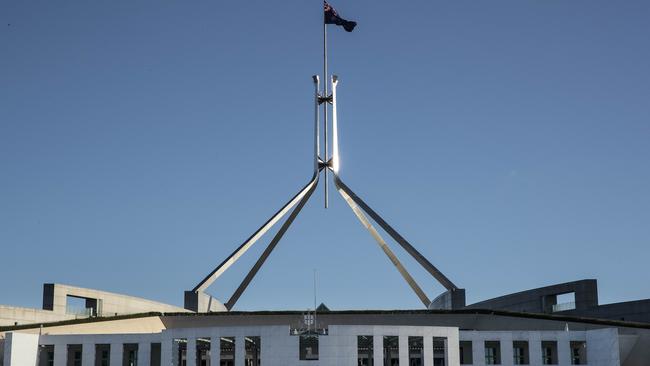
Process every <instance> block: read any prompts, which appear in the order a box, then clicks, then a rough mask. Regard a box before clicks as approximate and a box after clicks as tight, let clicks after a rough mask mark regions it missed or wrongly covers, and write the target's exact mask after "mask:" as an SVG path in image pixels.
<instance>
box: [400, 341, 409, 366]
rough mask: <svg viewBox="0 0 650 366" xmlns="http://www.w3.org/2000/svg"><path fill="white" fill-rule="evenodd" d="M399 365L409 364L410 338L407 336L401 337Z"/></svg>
mask: <svg viewBox="0 0 650 366" xmlns="http://www.w3.org/2000/svg"><path fill="white" fill-rule="evenodd" d="M399 364H400V365H408V364H409V337H408V336H406V335H401V336H399Z"/></svg>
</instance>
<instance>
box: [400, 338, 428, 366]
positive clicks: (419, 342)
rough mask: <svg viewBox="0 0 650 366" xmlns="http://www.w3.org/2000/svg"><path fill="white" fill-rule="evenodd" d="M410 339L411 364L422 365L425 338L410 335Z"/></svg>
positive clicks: (413, 365)
mask: <svg viewBox="0 0 650 366" xmlns="http://www.w3.org/2000/svg"><path fill="white" fill-rule="evenodd" d="M408 339H409V366H422V365H423V364H424V359H423V355H422V353H423V348H424V338H422V337H409V338H408ZM398 352H399V351H398ZM398 357H399V356H398Z"/></svg>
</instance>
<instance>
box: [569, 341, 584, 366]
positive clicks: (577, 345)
mask: <svg viewBox="0 0 650 366" xmlns="http://www.w3.org/2000/svg"><path fill="white" fill-rule="evenodd" d="M570 347H571V364H572V365H586V364H587V343H585V342H582V341H571V343H570Z"/></svg>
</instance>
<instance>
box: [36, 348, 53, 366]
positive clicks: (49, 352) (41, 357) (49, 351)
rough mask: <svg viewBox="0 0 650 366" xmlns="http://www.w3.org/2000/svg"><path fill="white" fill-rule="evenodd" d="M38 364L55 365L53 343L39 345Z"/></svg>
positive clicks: (39, 365) (42, 365) (44, 365)
mask: <svg viewBox="0 0 650 366" xmlns="http://www.w3.org/2000/svg"><path fill="white" fill-rule="evenodd" d="M38 366H54V346H53V345H43V346H39V347H38Z"/></svg>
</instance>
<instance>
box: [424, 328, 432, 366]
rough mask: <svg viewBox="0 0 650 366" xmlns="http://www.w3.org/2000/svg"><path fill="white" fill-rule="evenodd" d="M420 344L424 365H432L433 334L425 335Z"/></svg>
mask: <svg viewBox="0 0 650 366" xmlns="http://www.w3.org/2000/svg"><path fill="white" fill-rule="evenodd" d="M422 341H423V344H422V346H423V347H422V357H424V366H433V336H431V334H428V335H425V336H424V338H423V340H422Z"/></svg>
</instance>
